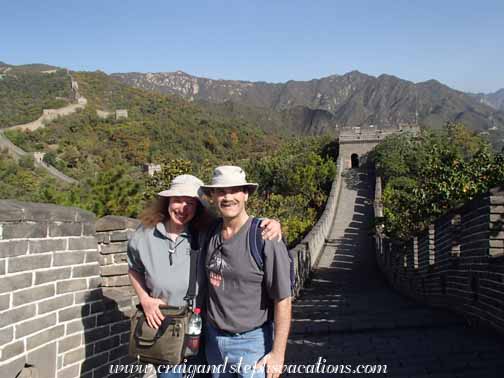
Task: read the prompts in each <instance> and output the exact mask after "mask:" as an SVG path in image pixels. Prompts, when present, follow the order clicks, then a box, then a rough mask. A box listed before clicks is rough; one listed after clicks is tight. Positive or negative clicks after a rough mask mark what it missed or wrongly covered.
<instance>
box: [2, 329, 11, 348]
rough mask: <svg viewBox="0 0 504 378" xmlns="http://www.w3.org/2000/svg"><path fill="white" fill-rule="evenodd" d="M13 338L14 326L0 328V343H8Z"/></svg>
mask: <svg viewBox="0 0 504 378" xmlns="http://www.w3.org/2000/svg"><path fill="white" fill-rule="evenodd" d="M13 339H14V327H8V328H4V329H2V330H0V345H5V344H7V343H10V342H11V341H12V340H13Z"/></svg>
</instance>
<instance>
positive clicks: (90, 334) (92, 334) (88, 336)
mask: <svg viewBox="0 0 504 378" xmlns="http://www.w3.org/2000/svg"><path fill="white" fill-rule="evenodd" d="M109 336H110V327H109V326H108V325H106V326H102V327H96V328H93V329H88V330H86V332H84V340H85V343H86V344H89V343H92V342H93V341H97V340H100V339H103V338H106V337H109Z"/></svg>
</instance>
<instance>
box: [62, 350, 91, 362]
mask: <svg viewBox="0 0 504 378" xmlns="http://www.w3.org/2000/svg"><path fill="white" fill-rule="evenodd" d="M92 353H93V346H92V345H86V346H82V347H80V348H79V349H75V350H72V351H71V352H68V353H65V355H64V357H63V366H67V365H72V364H74V363H76V362H82V361H84V360H86V359H87V358H86V357H88V356H89V355H91V354H92Z"/></svg>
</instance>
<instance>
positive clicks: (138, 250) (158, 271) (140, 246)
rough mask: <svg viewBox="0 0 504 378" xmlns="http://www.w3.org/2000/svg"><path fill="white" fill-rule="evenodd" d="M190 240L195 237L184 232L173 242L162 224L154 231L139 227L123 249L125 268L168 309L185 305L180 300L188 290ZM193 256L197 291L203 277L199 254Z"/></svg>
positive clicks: (197, 251) (184, 302)
mask: <svg viewBox="0 0 504 378" xmlns="http://www.w3.org/2000/svg"><path fill="white" fill-rule="evenodd" d="M192 237H196V238H197V237H198V236H197V235H195V236H193V235H191V234H189V233H188V232H187V231H184V232H182V233H181V234H180V235H179V236H178V237H177V239H176V240H175V241H173V240H171V239H170V238H169V237H168V234H167V232H166V228H165V226H164V224H163V223H158V224H157V225H156V227H145V226H140V227H139V228H138V229H137V230H136V231H135V233H134V234H133V235H132V237H131V238H130V240H129V241H128V248H127V252H128V266H129V268H130V269H132V270H134V271H135V272H138V273H140V274H141V275H143V276H144V279H145V284H146V286H147V289H148V292H149V295H150V296H151V297H153V298H161V299H163V300H164V301H165V302H166V303H168V304H169V305H171V306H183V305H185V304H186V301H185V300H184V297H185V296H186V294H187V289H188V287H189V268H190V256H191V238H192ZM193 244H194V243H193ZM170 251H173V252H172V253H170ZM193 253H197V254H198V260H199V263H198V282H199V285H197V288H199V287H201V283H202V282H204V280H205V277H204V274H205V273H204V271H203V268H202V267H203V265H202V261H201V258H199V255H200V252H199V250H194V251H193ZM170 254H171V255H172V256H171V259H170ZM197 292H198V291H197ZM199 302H200V300H198V301H197V305H198V304H199Z"/></svg>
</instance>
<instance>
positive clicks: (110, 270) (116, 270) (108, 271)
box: [101, 264, 128, 276]
mask: <svg viewBox="0 0 504 378" xmlns="http://www.w3.org/2000/svg"><path fill="white" fill-rule="evenodd" d="M124 274H128V264H114V265H107V266H102V267H101V275H102V276H119V275H124Z"/></svg>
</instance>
